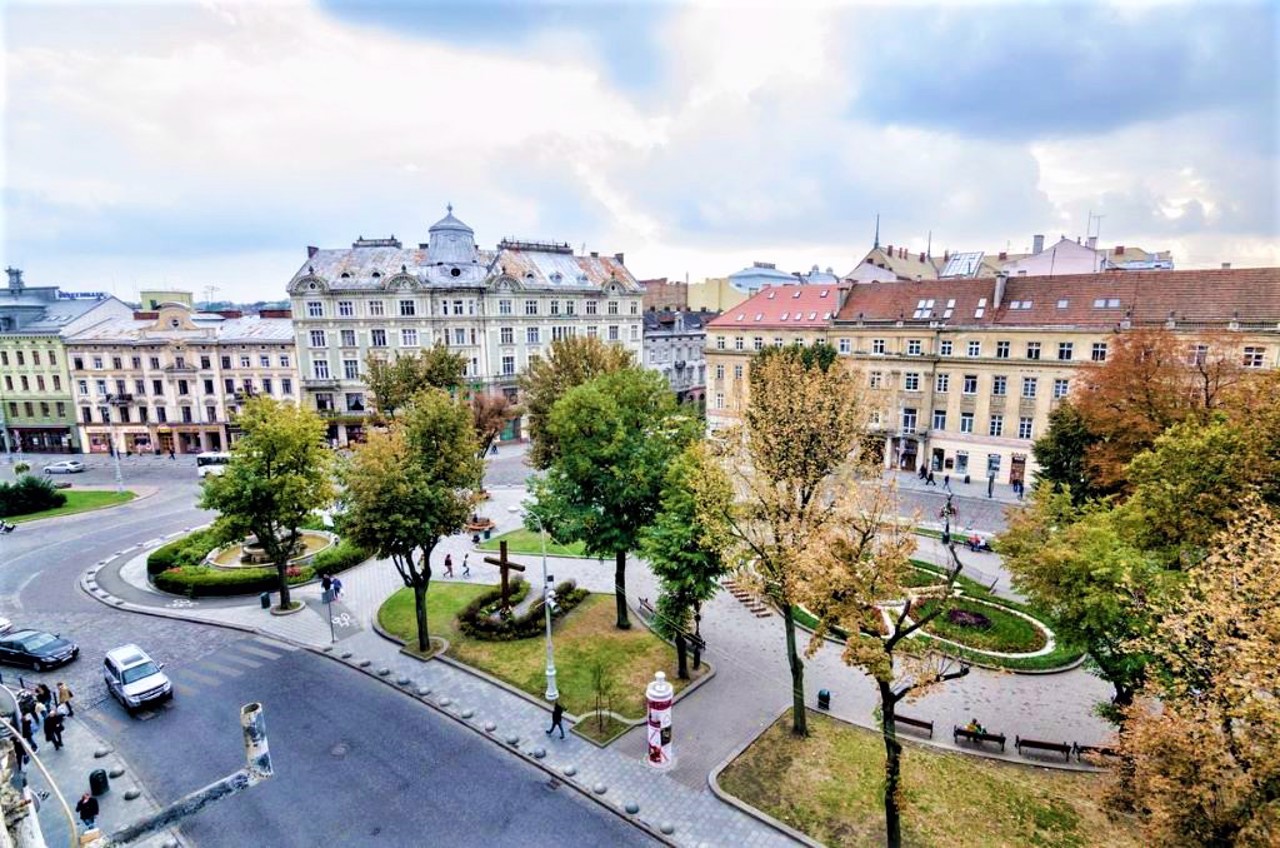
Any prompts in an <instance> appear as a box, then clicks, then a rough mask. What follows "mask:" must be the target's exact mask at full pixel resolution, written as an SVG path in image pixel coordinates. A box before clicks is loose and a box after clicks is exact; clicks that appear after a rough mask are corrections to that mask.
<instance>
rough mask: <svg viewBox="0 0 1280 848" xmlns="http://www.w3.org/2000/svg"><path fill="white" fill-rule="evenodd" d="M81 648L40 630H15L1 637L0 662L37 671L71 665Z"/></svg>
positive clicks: (69, 641) (67, 640)
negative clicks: (65, 664)
mask: <svg viewBox="0 0 1280 848" xmlns="http://www.w3.org/2000/svg"><path fill="white" fill-rule="evenodd" d="M78 656H80V647H79V646H78V645H76V643H75V642H72V641H71V640H69V639H63V638H62V637H61V636H55V635H54V634H52V633H44V632H41V631H39V630H14V631H12V632H10V633H5V634H4V635H0V662H2V663H8V664H9V665H25V666H29V667H31V668H34V669H35V670H36V671H44V670H45V669H46V668H53V667H54V666H59V665H62V664H63V663H69V662H71V661H72V660H74V659H75V658H76V657H78Z"/></svg>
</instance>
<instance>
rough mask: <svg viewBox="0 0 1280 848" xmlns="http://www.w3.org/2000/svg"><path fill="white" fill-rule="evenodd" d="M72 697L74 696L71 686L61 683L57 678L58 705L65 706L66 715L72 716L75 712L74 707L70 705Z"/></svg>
mask: <svg viewBox="0 0 1280 848" xmlns="http://www.w3.org/2000/svg"><path fill="white" fill-rule="evenodd" d="M74 697H75V694H74V693H73V692H72V691H71V687H70V686H68V685H67V684H65V683H63V682H62V681H61V680H59V681H58V706H59V707H66V712H67V715H69V716H73V715H75V714H76V710H75V707H73V706H71V699H72V698H74Z"/></svg>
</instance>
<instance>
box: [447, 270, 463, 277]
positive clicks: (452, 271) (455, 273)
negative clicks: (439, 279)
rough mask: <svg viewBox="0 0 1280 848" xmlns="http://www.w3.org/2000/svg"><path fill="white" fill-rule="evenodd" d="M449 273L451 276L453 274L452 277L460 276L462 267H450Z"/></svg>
mask: <svg viewBox="0 0 1280 848" xmlns="http://www.w3.org/2000/svg"><path fill="white" fill-rule="evenodd" d="M449 274H450V275H451V276H454V277H461V276H462V269H461V268H454V269H452V270H451V271H449Z"/></svg>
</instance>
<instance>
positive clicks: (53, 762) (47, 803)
mask: <svg viewBox="0 0 1280 848" xmlns="http://www.w3.org/2000/svg"><path fill="white" fill-rule="evenodd" d="M62 740H63V746H62V750H60V751H55V750H54V749H53V744H52V743H50V742H46V741H45V739H44V732H43V731H41V732H40V733H39V734H37V737H36V741H37V742H39V744H40V749H39V750H38V751H37V752H36V757H38V758H39V760H40V762H41V763H43V764H44V767H45V768H46V769H48V770H49V773H50V775H51V776H52V777H53V781H54V783H55V784H56V785H57V787H58V789H59V790H60V791H61V792H62V797H63V798H65V799H66V801H67V806H69V807H70V808H71V815H72V817H73V818H75V823H76V826H77V827H80V820H79V818H78V817H76V816H75V807H76V803H77V802H78V801H79V800H80V796H81V795H83V794H84V793H85V792H88V791H89V773H90V772H91V771H94V770H95V769H103V770H104V771H106V772H107V775H108V779H109V780H110V783H111V788H110V790H109V791H108V792H107V793H106V794H104V795H99V796H98V805H99V808H100V813H99V815H98V820H97V827H98V829H99V830H101V831H102V832H103V833H104V834H111V833H114V832H116V831H118V830H120V829H121V828H122V827H125V826H126V825H130V824H132V823H134V822H136V821H138V820H139V819H141V818H143V817H144V816H149V815H151V814H153V813H155V812H157V811H158V810H159V809H160V805H159V804H157V803H156V802H155V799H153V798H152V797H151V795H150V793H148V792H147V791H146V789H145V787H143V786H142V784H140V783H138V782H136V781H135V780H134V778H133V775H132V772H130V770H129V768H128V766H127V764H126V763H125V762H124V761H123V760H122V759H121V758H120V756H119V755H118V754H117V753H115V751H114V749H112V747H111V745H110V744H108V743H107V742H105V741H103V740H102V739H101V738H100V737H99V736H98V735H97V734H95V733H94V732H93V730H92V729H90V727H89V726H88V725H87V724H85V723H84V722H82V721H80V719H78V718H75V717H74V716H73V717H69V718H67V719H66V729H65V730H64V731H63V734H62ZM4 744H5V745H9V744H11V743H10V742H8V741H6V742H5V743H4ZM100 753H101V754H102V756H98V754H100ZM23 771H24V773H25V774H26V776H27V780H28V785H29V786H30V787H31V789H32V791H34V792H38V793H40V792H48V793H49V794H48V797H44V798H43V799H42V800H41V801H40V829H41V831H43V833H44V839H45V842H46V843H47V844H48V845H51V846H52V845H68V844H70V842H71V839H70V835H71V834H70V830H71V825H70V823H69V822H68V821H67V813H66V811H65V810H64V809H63V807H62V804H60V803H59V802H58V798H57V796H56V795H55V794H53V793H52V792H50V787H49V784H48V781H47V780H46V779H45V777H44V775H43V774H42V773H41V772H40V770H39V769H38V768H37V767H36V765H35V763H28V764H27V765H26V767H25V768H24V769H23ZM131 796H132V797H131ZM133 844H136V845H138V846H142V848H174V846H178V845H185V844H186V843H185V842H184V841H183V840H182V839H181V837H180V836H179V834H178V832H177V831H176V830H163V831H159V832H158V833H155V834H153V835H152V836H149V837H148V838H146V839H144V840H142V841H140V842H137V843H133Z"/></svg>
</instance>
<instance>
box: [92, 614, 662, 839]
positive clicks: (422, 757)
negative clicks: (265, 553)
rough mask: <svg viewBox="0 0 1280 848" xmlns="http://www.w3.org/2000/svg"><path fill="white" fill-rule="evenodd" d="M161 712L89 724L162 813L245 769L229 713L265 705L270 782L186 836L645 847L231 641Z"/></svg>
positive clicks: (318, 672) (331, 686) (438, 732)
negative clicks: (256, 703) (124, 761)
mask: <svg viewBox="0 0 1280 848" xmlns="http://www.w3.org/2000/svg"><path fill="white" fill-rule="evenodd" d="M168 671H170V672H171V675H172V678H173V680H174V682H175V684H176V686H177V695H176V697H175V699H174V701H173V702H172V704H171V705H168V706H165V707H162V708H160V709H158V710H155V711H154V713H151V714H143V715H141V716H140V717H139V718H136V719H131V718H128V717H127V716H126V715H125V713H124V711H123V710H122V709H120V708H119V707H118V706H117V705H115V704H114V703H111V704H108V705H104V706H103V707H102V708H100V709H98V710H95V711H91V712H90V714H89V715H88V716H87V718H88V720H89V721H91V722H92V723H94V724H95V725H96V726H97V729H99V730H100V731H101V732H103V733H104V734H105V735H107V736H109V737H111V738H113V739H114V740H115V742H116V745H117V748H118V750H119V751H120V752H121V753H122V754H124V755H125V757H126V758H127V759H128V760H129V761H130V762H131V763H132V764H133V766H134V769H135V771H136V773H137V775H138V776H139V777H141V778H142V780H143V782H145V783H146V784H147V785H148V786H150V787H152V788H153V790H156V791H155V794H156V796H157V800H159V801H160V802H161V803H168V802H170V801H173V800H174V799H175V798H177V797H179V796H181V795H182V794H185V793H186V792H189V791H191V790H194V789H197V788H199V787H201V786H203V785H205V784H207V783H210V782H212V781H214V780H216V779H217V778H219V777H222V776H224V775H226V774H229V773H230V772H232V771H235V770H236V769H238V768H241V767H243V765H244V753H243V748H242V746H241V733H240V725H239V718H238V716H239V710H240V707H241V706H242V705H243V704H246V703H249V702H250V701H255V700H256V701H261V702H262V704H263V706H264V710H265V716H266V723H267V733H268V738H269V742H270V748H271V756H272V760H273V764H274V768H275V777H274V778H272V779H271V780H269V781H267V782H266V783H263V784H260V785H258V786H256V787H253V788H251V789H249V790H247V791H245V792H243V793H241V794H240V795H237V796H235V797H234V798H229V799H226V800H224V801H221V802H219V803H217V804H214V805H212V806H210V807H209V808H208V809H206V810H205V811H203V812H201V813H200V814H198V815H197V816H195V817H194V818H192V819H190V820H189V822H188V823H187V824H186V825H185V826H184V827H183V828H182V830H183V833H184V835H186V836H188V837H189V838H190V839H191V840H192V842H193V843H194V844H196V845H199V846H202V847H204V848H216V847H217V846H243V845H272V846H291V845H299V846H303V845H362V846H365V845H367V846H376V845H387V846H400V845H449V846H471V845H476V846H480V845H521V846H540V845H562V846H564V845H591V846H595V845H609V846H625V845H654V844H658V843H657V842H656V841H654V840H652V839H650V838H649V837H648V836H647V835H646V834H644V833H643V832H642V831H639V830H637V829H635V828H633V827H632V826H631V825H629V824H627V823H625V822H624V821H622V820H621V819H619V818H617V817H616V816H614V815H612V814H611V813H608V812H605V811H604V810H602V809H600V808H599V807H598V806H597V805H596V804H595V803H594V802H592V801H590V800H587V799H585V798H583V797H582V796H581V795H579V794H578V793H577V792H576V791H574V790H572V789H567V788H564V787H562V786H560V785H559V782H558V781H556V780H554V779H553V778H550V777H549V776H548V775H547V774H545V773H544V772H542V771H541V770H539V769H536V768H534V767H532V766H529V765H527V764H525V763H523V762H521V761H519V760H517V759H515V758H513V757H511V756H510V755H508V754H505V753H504V752H503V751H502V750H501V749H500V748H498V747H497V746H496V745H494V744H492V743H491V742H489V741H487V740H485V739H482V738H480V737H478V736H477V735H476V734H475V733H474V731H470V730H466V729H465V728H461V727H460V726H458V725H457V724H456V723H454V722H453V721H452V720H451V719H448V718H444V717H441V716H440V715H438V714H437V713H435V712H434V711H432V710H430V709H428V708H426V707H424V706H422V705H421V704H419V703H416V702H415V700H414V699H412V698H410V697H407V696H406V695H404V694H403V693H401V692H398V691H396V690H395V689H393V688H392V687H390V686H386V685H384V684H381V683H377V682H374V681H371V680H370V679H369V678H367V677H365V676H364V675H362V674H358V673H354V672H352V671H351V670H350V669H347V668H344V667H342V666H340V665H338V664H337V663H335V662H334V661H332V660H328V659H325V658H323V657H319V656H316V655H314V654H312V653H310V652H308V651H304V650H288V649H287V648H286V647H283V646H280V645H279V644H278V643H273V642H270V641H269V640H259V639H254V638H248V637H246V638H242V639H240V640H238V641H236V642H235V643H233V644H231V645H228V646H226V647H224V648H222V649H221V650H219V651H216V652H214V653H212V654H209V655H207V656H206V657H204V658H203V659H202V660H201V661H199V662H196V663H191V664H187V665H184V666H183V667H182V668H177V669H173V668H171V669H168Z"/></svg>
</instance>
